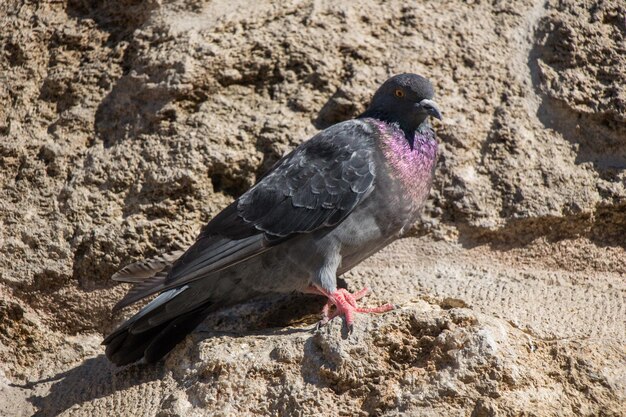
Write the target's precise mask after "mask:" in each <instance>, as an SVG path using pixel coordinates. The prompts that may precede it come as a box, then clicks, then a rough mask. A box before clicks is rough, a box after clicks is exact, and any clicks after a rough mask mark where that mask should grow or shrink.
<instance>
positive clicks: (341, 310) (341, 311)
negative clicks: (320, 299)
mask: <svg viewBox="0 0 626 417" xmlns="http://www.w3.org/2000/svg"><path fill="white" fill-rule="evenodd" d="M307 292H309V293H313V294H320V295H324V296H326V297H328V302H327V303H326V305H325V306H324V308H323V309H322V320H321V321H320V322H319V326H323V325H325V324H326V323H328V322H329V321H331V320H332V319H334V318H335V317H337V316H340V315H341V316H344V317H345V318H346V324H347V325H348V327H349V328H351V327H352V323H353V322H354V313H384V312H386V311H390V310H393V309H395V308H396V307H395V306H394V305H393V304H385V305H382V306H380V307H374V308H363V307H358V306H357V303H356V302H357V300H360V299H361V298H363V297H365V296H366V295H367V293H368V292H369V288H367V287H366V288H363V289H362V290H360V291H357V292H355V293H354V294H350V293H349V292H348V291H347V290H345V289H343V288H339V289H337V290H336V291H334V292H332V293H331V292H327V291H325V290H322V289H320V288H317V287H311V288H310V289H309V290H308V291H307ZM332 306H335V311H333V312H331V311H330V309H331V307H332Z"/></svg>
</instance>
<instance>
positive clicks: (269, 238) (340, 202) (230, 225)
mask: <svg viewBox="0 0 626 417" xmlns="http://www.w3.org/2000/svg"><path fill="white" fill-rule="evenodd" d="M374 135H375V131H374V130H373V128H372V127H370V125H368V124H367V123H365V122H363V121H348V122H344V123H339V124H337V125H334V126H332V127H330V128H328V129H326V130H324V131H323V132H320V133H319V134H317V135H316V136H314V137H313V138H312V139H311V140H309V141H307V142H305V143H304V144H302V145H301V146H299V147H298V148H297V149H295V150H294V151H293V152H291V153H290V154H289V155H287V156H285V157H284V158H283V159H282V160H281V161H279V162H278V163H277V164H276V165H275V166H274V168H273V169H272V170H271V171H270V172H269V173H268V174H266V175H265V176H264V177H263V178H262V179H261V180H260V181H259V182H258V183H257V184H256V185H255V186H254V187H252V188H251V189H250V190H248V191H247V192H246V193H245V194H243V195H242V196H241V197H240V198H239V199H238V200H236V201H235V202H233V203H232V204H231V205H230V206H228V207H227V208H226V209H224V210H223V211H222V212H221V213H219V214H218V215H217V216H216V217H215V218H213V219H212V220H211V221H210V222H209V223H208V224H207V225H206V226H205V227H204V228H203V230H202V232H201V233H200V236H199V237H198V239H197V240H196V242H195V243H194V244H193V245H192V246H191V247H190V248H189V249H188V250H187V251H186V252H185V253H184V254H183V255H182V256H181V257H180V258H179V259H178V260H177V261H176V262H175V263H174V265H173V266H172V268H171V270H170V271H169V273H168V274H167V276H166V277H159V276H158V275H157V276H156V277H154V278H151V282H143V283H141V284H142V285H138V286H137V287H138V288H137V291H133V290H131V292H129V294H128V295H127V296H126V297H125V298H124V299H123V300H122V301H120V303H118V305H117V306H116V307H117V308H121V307H123V306H125V305H128V304H131V303H132V302H134V301H137V300H139V299H141V298H143V297H145V296H147V295H150V294H153V293H156V292H158V291H163V290H167V289H170V288H174V287H178V286H181V285H184V284H186V283H188V282H191V281H193V280H196V279H199V278H203V277H206V276H207V275H209V274H211V273H214V272H216V271H220V270H222V269H224V268H229V267H231V266H233V265H236V264H237V263H240V262H242V261H245V260H247V259H250V258H251V257H253V256H257V255H259V254H260V253H263V252H265V251H267V250H270V249H271V248H273V247H275V246H276V245H279V244H281V243H283V242H285V241H286V240H289V239H290V238H292V237H294V236H296V235H298V234H302V233H311V232H313V231H316V230H319V229H322V228H332V227H334V226H336V225H337V224H339V223H340V222H341V221H342V220H344V219H345V218H346V216H347V215H348V214H349V213H350V212H352V210H354V208H355V207H356V206H357V205H358V204H359V203H360V202H361V201H362V200H363V199H365V198H366V197H367V195H369V193H370V192H371V191H372V189H373V187H374V178H375V163H374V149H375V144H374V142H375V140H374Z"/></svg>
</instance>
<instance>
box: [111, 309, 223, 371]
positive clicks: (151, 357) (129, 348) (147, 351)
mask: <svg viewBox="0 0 626 417" xmlns="http://www.w3.org/2000/svg"><path fill="white" fill-rule="evenodd" d="M211 307H212V305H211V304H208V305H202V306H200V307H198V308H195V309H193V310H191V311H189V312H186V313H184V314H181V315H179V316H176V317H174V318H172V319H171V320H169V321H166V322H165V323H161V324H159V325H156V326H154V327H151V328H149V329H147V330H145V331H143V332H140V333H133V332H132V329H133V324H135V323H137V322H140V321H142V319H147V318H148V317H141V318H139V319H138V320H133V318H131V319H130V320H128V321H126V322H125V323H124V324H122V325H121V326H120V327H119V328H118V329H117V330H115V331H114V332H113V333H111V334H110V335H109V336H107V337H106V339H104V341H103V342H102V344H103V345H106V356H107V358H109V360H110V361H111V362H113V363H114V364H116V365H118V366H122V365H127V364H129V363H133V362H136V361H138V360H139V359H141V358H142V357H143V358H144V359H145V361H146V362H148V363H155V362H157V361H158V360H159V359H161V358H162V357H164V356H165V355H166V354H167V353H168V352H169V351H170V350H172V349H173V348H174V346H176V345H177V344H178V343H179V342H181V341H182V340H183V339H184V338H185V336H187V335H188V334H189V333H191V332H192V331H193V329H195V328H196V327H197V326H198V325H199V324H200V323H201V322H202V321H203V320H204V319H205V317H206V316H207V315H208V314H209V312H211V311H212V310H213V308H211ZM140 313H141V312H140ZM140 313H138V315H139V314H140Z"/></svg>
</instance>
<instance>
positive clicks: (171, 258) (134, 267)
mask: <svg viewBox="0 0 626 417" xmlns="http://www.w3.org/2000/svg"><path fill="white" fill-rule="evenodd" d="M183 253H185V251H182V250H177V251H173V252H168V253H164V254H161V255H158V256H155V257H154V258H151V259H147V260H143V261H139V262H135V263H133V264H130V265H128V266H125V267H124V268H122V269H120V270H119V271H118V272H116V273H115V274H114V275H113V276H112V277H111V279H112V280H114V281H121V282H141V281H143V280H145V279H148V278H151V277H153V276H155V275H156V274H157V273H159V272H161V271H163V270H164V269H165V268H167V267H169V266H171V265H172V264H173V263H174V262H175V261H176V260H177V259H178V258H180V256H181V255H182V254H183Z"/></svg>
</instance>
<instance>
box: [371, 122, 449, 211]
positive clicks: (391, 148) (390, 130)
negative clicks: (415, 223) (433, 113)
mask: <svg viewBox="0 0 626 417" xmlns="http://www.w3.org/2000/svg"><path fill="white" fill-rule="evenodd" d="M370 120H372V122H373V124H374V125H375V126H376V128H377V129H378V131H379V132H380V147H381V151H382V153H383V155H384V157H385V160H386V162H387V163H388V164H389V166H390V168H391V169H390V171H391V173H392V175H393V176H394V177H396V178H398V179H399V180H400V182H401V184H402V185H403V187H404V189H405V191H406V193H407V194H408V195H409V196H410V197H411V199H412V200H413V201H414V202H415V204H418V205H420V206H421V204H422V203H423V201H424V200H425V199H426V197H427V196H428V192H429V190H430V185H431V183H432V178H433V175H434V168H435V163H436V161H437V141H436V139H435V132H434V131H433V130H432V128H431V127H430V125H428V124H427V123H422V125H420V126H419V127H418V128H417V129H416V130H415V131H414V132H413V134H414V136H413V138H414V141H413V145H412V146H411V144H409V141H408V140H407V138H406V136H405V133H404V131H403V130H402V129H401V128H400V127H399V126H398V125H397V124H389V123H386V122H384V121H382V120H376V119H370Z"/></svg>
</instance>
